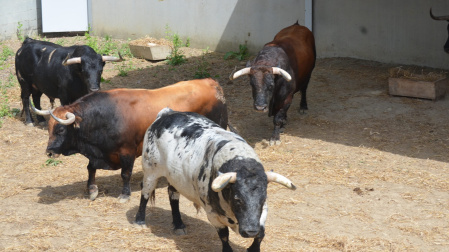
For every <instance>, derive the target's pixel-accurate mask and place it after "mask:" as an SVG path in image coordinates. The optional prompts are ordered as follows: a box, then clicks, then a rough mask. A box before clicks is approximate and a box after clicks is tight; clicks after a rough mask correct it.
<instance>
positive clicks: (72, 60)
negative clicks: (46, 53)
mask: <svg viewBox="0 0 449 252" xmlns="http://www.w3.org/2000/svg"><path fill="white" fill-rule="evenodd" d="M69 58H70V54H67V57H66V58H65V60H64V61H63V62H62V65H63V66H68V65H73V64H79V63H81V57H75V58H70V59H69Z"/></svg>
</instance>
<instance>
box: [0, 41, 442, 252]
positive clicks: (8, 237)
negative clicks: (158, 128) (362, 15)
mask: <svg viewBox="0 0 449 252" xmlns="http://www.w3.org/2000/svg"><path fill="white" fill-rule="evenodd" d="M4 44H6V45H8V46H10V47H11V48H13V49H14V50H17V49H18V48H19V46H20V45H19V43H17V42H16V41H6V42H4ZM185 52H186V54H187V55H188V62H187V63H186V64H184V65H181V66H179V67H174V68H173V67H170V66H168V65H166V64H165V63H164V62H149V61H145V60H140V59H135V58H134V59H127V61H125V62H122V63H114V64H112V63H107V65H106V68H105V71H104V73H103V77H104V78H105V79H106V82H105V83H102V89H111V88H116V87H127V88H137V87H139V88H157V87H161V86H165V85H167V84H171V83H175V82H177V81H181V80H187V79H192V78H193V75H194V72H195V71H196V68H197V66H198V65H199V64H200V63H201V62H207V70H208V72H209V73H210V74H211V76H212V77H214V78H216V79H217V80H218V81H219V82H220V83H221V84H222V86H223V88H224V91H225V95H226V98H227V101H228V106H229V114H230V122H231V123H232V124H233V126H235V127H236V128H237V130H238V131H239V133H240V135H242V136H243V137H244V138H245V139H246V140H247V141H248V142H249V143H250V144H251V145H252V146H253V147H254V148H255V150H256V152H257V153H258V154H259V156H260V158H261V160H262V161H263V163H264V166H265V169H266V170H274V171H275V172H278V173H281V174H283V175H285V176H287V177H288V178H290V179H291V180H292V181H293V183H294V184H296V186H297V187H298V189H297V190H296V191H290V190H288V189H285V188H283V187H282V186H279V185H276V184H270V185H269V186H268V206H269V211H268V218H267V222H266V236H265V239H264V241H263V243H262V250H263V251H447V250H448V248H449V192H448V191H449V165H448V162H449V155H448V151H449V147H448V144H449V135H448V132H449V117H448V115H447V111H448V108H449V99H448V98H446V99H443V100H439V101H429V100H420V99H411V98H404V97H391V96H389V95H388V84H387V78H388V69H390V68H391V67H395V65H387V64H380V63H376V62H370V61H362V60H354V59H341V58H340V59H319V60H318V62H317V66H316V68H315V70H314V72H313V75H312V79H311V82H310V85H309V89H308V103H309V110H308V112H307V114H305V115H303V114H299V113H298V108H299V96H298V95H297V96H296V97H295V99H294V102H293V105H292V106H291V108H290V110H289V113H288V119H289V123H288V125H287V127H286V130H285V133H284V134H282V135H281V140H282V144H281V145H280V146H268V141H267V139H268V138H269V137H270V135H271V132H272V129H273V125H272V118H268V117H267V114H263V113H258V112H255V111H253V110H252V98H251V91H250V86H249V83H248V79H247V78H246V77H242V78H240V79H237V80H235V81H233V82H230V81H228V79H227V78H228V75H229V73H231V71H232V70H233V69H234V67H235V66H237V67H238V68H240V67H242V66H243V65H244V62H243V63H242V62H238V61H236V60H223V54H218V53H210V54H207V55H205V56H201V55H202V53H203V51H202V50H192V49H185ZM117 64H122V65H126V64H127V65H128V66H130V65H131V66H132V68H133V69H132V70H131V71H129V73H128V76H126V77H120V76H118V71H117ZM6 65H7V67H5V68H4V69H3V70H0V77H1V81H2V83H5V82H6V81H7V78H8V76H9V75H10V73H14V60H13V59H11V58H10V59H9V60H8V61H7V64H6ZM5 95H7V97H8V103H9V105H10V107H11V108H16V109H21V101H20V99H19V98H20V87H19V86H18V84H17V83H16V85H15V86H14V87H11V88H7V92H6V93H5V94H3V97H2V98H3V99H5ZM42 103H43V106H49V102H48V99H47V98H46V97H43V98H42ZM23 121H24V119H23V118H22V117H20V115H19V116H16V117H12V118H6V119H4V120H3V125H2V128H0V150H1V155H0V170H1V173H0V202H1V203H0V213H1V214H0V226H1V228H0V250H6V251H42V250H49V251H144V250H146V251H220V250H221V242H220V241H219V238H218V235H217V234H216V232H215V230H214V228H213V227H212V226H211V225H210V224H209V223H208V221H207V218H206V215H205V213H204V211H200V212H199V213H197V212H196V210H195V208H194V207H193V205H192V204H191V203H190V202H189V201H187V200H186V199H185V198H181V212H182V214H183V219H184V222H185V223H186V225H187V231H188V234H187V235H185V236H176V235H174V234H173V233H172V225H171V212H170V207H169V202H168V196H167V192H166V190H165V189H158V190H157V192H156V204H155V205H154V206H153V207H149V208H147V214H148V215H147V228H144V229H141V228H137V227H135V226H134V225H133V224H132V223H133V221H134V219H135V214H136V212H137V208H138V205H139V199H140V186H139V184H140V181H141V180H142V176H143V174H142V169H141V161H140V158H139V159H138V160H137V161H136V164H135V167H134V174H133V177H132V184H131V188H132V195H131V200H130V201H129V202H127V203H125V204H120V203H119V202H118V199H117V197H118V195H119V194H120V191H121V185H122V182H121V178H120V173H119V171H105V170H100V171H98V172H97V184H98V186H99V190H100V193H99V197H98V198H97V199H96V200H95V201H90V200H89V199H88V198H87V190H86V181H87V170H86V165H87V159H86V158H84V157H83V156H81V155H79V154H78V155H73V156H69V157H61V158H59V159H58V160H60V161H62V162H61V163H59V164H58V165H56V166H53V165H47V164H46V162H47V157H46V155H45V154H44V152H45V148H46V144H47V141H48V133H47V129H46V128H45V127H39V126H35V127H29V126H25V125H24V124H23ZM230 241H231V246H232V247H233V249H234V250H235V251H245V249H246V248H247V247H248V246H249V245H250V244H251V242H252V240H250V239H244V238H241V237H240V236H239V235H237V234H235V233H232V232H231V236H230Z"/></svg>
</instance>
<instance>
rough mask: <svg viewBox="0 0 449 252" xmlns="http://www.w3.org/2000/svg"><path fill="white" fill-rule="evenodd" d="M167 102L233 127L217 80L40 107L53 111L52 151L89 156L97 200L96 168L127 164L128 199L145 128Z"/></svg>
mask: <svg viewBox="0 0 449 252" xmlns="http://www.w3.org/2000/svg"><path fill="white" fill-rule="evenodd" d="M166 107H169V108H171V109H173V110H177V111H183V112H185V111H189V112H196V113H199V114H202V115H205V116H206V117H208V118H209V119H211V120H212V121H214V122H216V123H217V124H219V125H220V126H221V127H223V128H226V126H227V122H228V116H227V108H226V103H225V99H224V96H223V91H222V89H221V87H220V85H219V84H218V83H217V82H216V81H214V80H212V79H202V80H192V81H183V82H179V83H176V84H174V85H170V86H167V87H163V88H160V89H155V90H146V89H113V90H108V91H98V92H95V93H91V94H88V95H86V96H84V97H82V98H80V99H79V100H77V101H76V102H74V103H73V104H71V105H66V106H61V107H57V108H56V109H55V110H54V111H45V112H43V111H38V112H39V113H41V114H51V115H52V118H50V120H49V122H48V133H49V140H48V146H47V154H48V156H50V157H57V156H59V154H63V155H71V154H74V153H81V154H82V155H84V156H85V157H87V158H88V159H89V164H88V166H87V169H88V172H89V180H88V181H87V186H88V188H89V194H90V199H91V200H94V199H95V198H96V197H97V194H98V187H97V186H96V184H95V172H96V170H97V169H108V170H109V169H110V170H117V169H120V168H122V171H121V176H122V179H123V190H122V194H121V195H120V197H119V198H120V201H121V202H125V201H127V200H128V199H129V196H130V194H131V190H130V185H129V181H130V178H131V174H132V169H133V165H134V160H135V159H136V158H137V157H139V156H140V155H142V143H143V136H144V135H145V131H146V130H147V128H148V127H149V126H150V125H151V124H152V123H153V121H154V120H155V119H156V116H157V114H158V112H159V111H160V110H161V109H163V108H166ZM60 118H64V119H60Z"/></svg>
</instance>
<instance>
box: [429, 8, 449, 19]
mask: <svg viewBox="0 0 449 252" xmlns="http://www.w3.org/2000/svg"><path fill="white" fill-rule="evenodd" d="M430 17H431V18H432V19H434V20H447V21H449V16H439V17H435V16H434V15H433V14H432V8H430Z"/></svg>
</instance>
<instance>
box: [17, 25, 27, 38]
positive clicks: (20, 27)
mask: <svg viewBox="0 0 449 252" xmlns="http://www.w3.org/2000/svg"><path fill="white" fill-rule="evenodd" d="M22 27H23V24H22V23H20V22H17V39H18V40H19V41H23V40H24V39H25V36H24V35H23V30H22Z"/></svg>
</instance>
